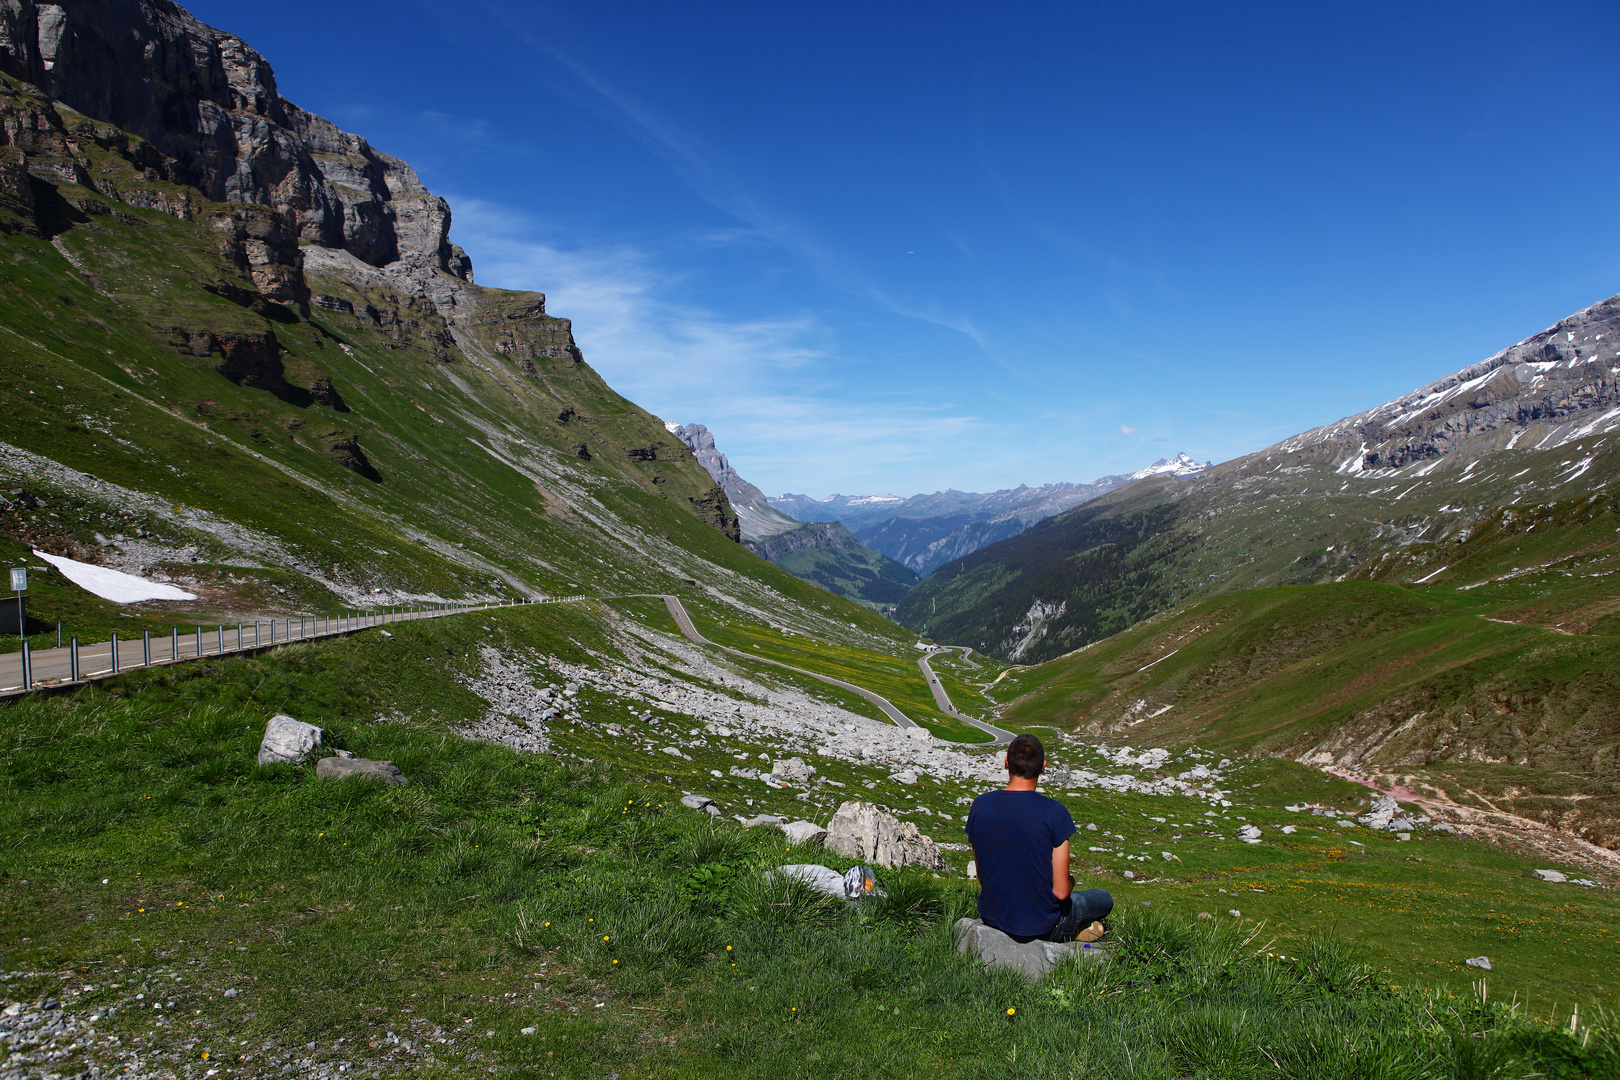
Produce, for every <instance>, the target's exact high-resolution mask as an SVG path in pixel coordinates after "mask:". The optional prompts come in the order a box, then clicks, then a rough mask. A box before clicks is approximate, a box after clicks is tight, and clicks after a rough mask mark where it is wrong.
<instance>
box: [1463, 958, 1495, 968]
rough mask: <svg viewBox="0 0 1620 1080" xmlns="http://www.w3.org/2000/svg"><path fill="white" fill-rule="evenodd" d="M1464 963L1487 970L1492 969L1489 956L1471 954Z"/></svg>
mask: <svg viewBox="0 0 1620 1080" xmlns="http://www.w3.org/2000/svg"><path fill="white" fill-rule="evenodd" d="M1463 963H1465V964H1467V965H1468V966H1469V967H1477V968H1484V969H1485V970H1486V971H1489V970H1491V958H1490V957H1488V956H1470V957H1469V958H1468V959H1467V960H1464V961H1463Z"/></svg>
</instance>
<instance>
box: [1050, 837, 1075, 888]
mask: <svg viewBox="0 0 1620 1080" xmlns="http://www.w3.org/2000/svg"><path fill="white" fill-rule="evenodd" d="M1073 891H1074V879H1073V878H1072V877H1070V876H1069V842H1068V841H1067V840H1065V841H1063V843H1061V844H1059V845H1058V846H1057V847H1055V848H1053V849H1052V895H1053V896H1056V897H1057V898H1058V899H1059V900H1067V899H1068V898H1069V894H1070V893H1071V892H1073Z"/></svg>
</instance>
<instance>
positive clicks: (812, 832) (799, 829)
mask: <svg viewBox="0 0 1620 1080" xmlns="http://www.w3.org/2000/svg"><path fill="white" fill-rule="evenodd" d="M782 831H783V832H785V833H787V838H788V843H790V844H819V843H821V842H823V841H824V840H826V839H827V830H826V829H823V828H822V827H821V826H820V825H817V824H816V823H815V822H813V821H790V822H788V823H787V824H786V825H784V826H782Z"/></svg>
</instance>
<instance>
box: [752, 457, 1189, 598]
mask: <svg viewBox="0 0 1620 1080" xmlns="http://www.w3.org/2000/svg"><path fill="white" fill-rule="evenodd" d="M1207 468H1210V463H1209V462H1207V461H1206V462H1204V463H1202V464H1200V463H1199V462H1197V461H1195V460H1193V459H1192V457H1190V456H1189V455H1187V454H1186V453H1185V452H1183V453H1178V454H1177V455H1176V456H1175V457H1173V458H1160V459H1159V460H1158V461H1156V462H1154V463H1153V464H1152V465H1149V466H1148V467H1147V468H1145V469H1140V470H1138V471H1136V472H1134V473H1126V474H1117V475H1111V476H1103V477H1099V478H1098V479H1096V480H1093V481H1092V482H1091V483H1089V484H1066V483H1056V484H1042V485H1041V486H1040V487H1034V488H1032V487H1028V486H1026V485H1024V484H1020V485H1019V486H1018V487H1015V488H1003V489H1001V490H1000V491H992V492H987V493H984V494H979V493H975V492H968V491H956V490H954V489H947V490H945V491H936V492H934V493H933V494H930V495H913V496H911V497H910V498H909V499H908V498H901V497H900V496H898V495H831V496H828V497H827V498H825V499H812V498H810V497H809V496H808V495H794V494H785V495H781V496H778V497H776V498H773V499H771V500H770V505H771V506H773V507H775V508H776V509H778V510H780V511H782V512H784V513H786V514H789V515H791V516H793V517H795V518H797V519H799V520H800V521H842V522H843V523H844V524H845V525H847V526H849V529H850V531H851V532H852V533H853V534H854V535H855V538H856V539H857V540H859V541H861V542H862V543H863V544H865V545H866V546H867V547H870V548H871V549H872V550H874V551H877V552H880V553H881V554H883V555H886V556H888V557H889V558H891V559H894V560H895V561H897V562H899V563H901V564H902V565H904V566H906V567H909V568H910V569H911V570H913V571H915V572H916V573H917V574H918V575H919V576H922V577H926V576H927V575H928V574H930V573H932V572H933V571H934V570H936V569H938V568H939V567H941V566H943V565H945V564H946V563H948V562H951V561H952V560H954V559H959V558H962V557H963V556H965V555H970V554H972V553H973V552H975V551H978V550H979V549H980V548H983V547H986V546H988V545H990V544H993V543H995V542H996V541H998V540H1005V539H1007V538H1009V537H1012V536H1017V535H1018V534H1019V533H1021V532H1023V531H1024V530H1025V529H1027V528H1029V527H1030V526H1031V525H1033V524H1035V523H1036V522H1038V521H1044V520H1045V519H1047V518H1050V517H1055V516H1056V515H1058V514H1061V513H1063V512H1064V511H1066V510H1071V509H1073V508H1074V507H1076V506H1079V505H1081V504H1082V503H1086V502H1090V501H1091V500H1092V499H1096V498H1099V497H1101V496H1103V495H1106V494H1108V493H1109V492H1111V491H1113V490H1115V489H1116V488H1121V487H1124V486H1125V485H1126V484H1129V483H1131V482H1133V481H1135V480H1142V479H1146V478H1149V477H1155V476H1173V477H1183V476H1192V475H1194V474H1196V473H1198V472H1201V471H1202V470H1204V469H1207ZM728 490H729V489H728ZM735 501H736V500H735V497H734V498H733V502H735Z"/></svg>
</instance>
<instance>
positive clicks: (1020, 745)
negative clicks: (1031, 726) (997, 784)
mask: <svg viewBox="0 0 1620 1080" xmlns="http://www.w3.org/2000/svg"><path fill="white" fill-rule="evenodd" d="M1007 767H1008V768H1009V769H1010V770H1011V771H1012V774H1013V775H1014V776H1018V777H1022V778H1023V779H1025V780H1038V779H1039V778H1040V775H1041V770H1042V769H1044V768H1045V767H1046V747H1044V746H1042V745H1041V740H1039V739H1037V738H1036V737H1035V736H1033V735H1019V736H1017V737H1015V738H1014V739H1013V741H1012V742H1010V743H1008V744H1007Z"/></svg>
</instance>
